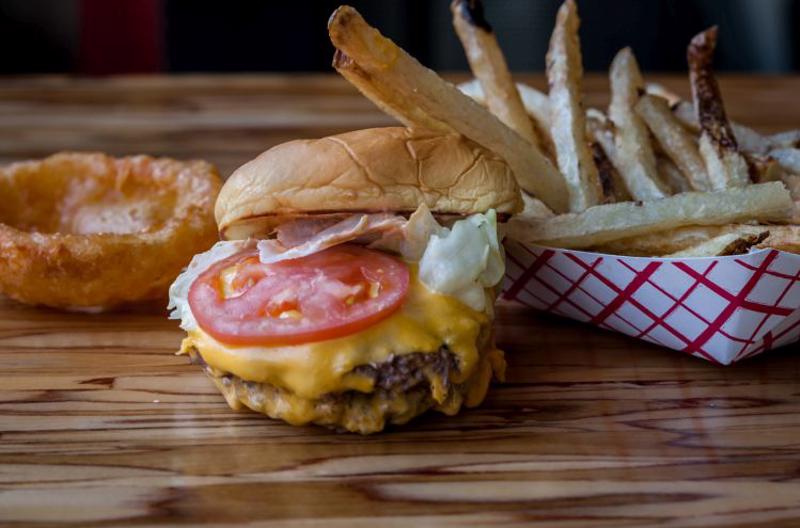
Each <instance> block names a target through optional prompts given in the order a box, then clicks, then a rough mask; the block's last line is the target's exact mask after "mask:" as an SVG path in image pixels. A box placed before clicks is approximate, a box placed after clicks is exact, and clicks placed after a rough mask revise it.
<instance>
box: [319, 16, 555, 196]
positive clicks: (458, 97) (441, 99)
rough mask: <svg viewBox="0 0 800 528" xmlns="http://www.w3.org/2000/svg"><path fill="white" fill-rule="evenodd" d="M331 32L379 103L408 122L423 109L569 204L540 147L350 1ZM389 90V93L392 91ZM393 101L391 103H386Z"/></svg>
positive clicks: (527, 182) (341, 56) (348, 74)
mask: <svg viewBox="0 0 800 528" xmlns="http://www.w3.org/2000/svg"><path fill="white" fill-rule="evenodd" d="M328 33H329V35H330V38H331V41H332V42H333V44H334V46H335V47H336V48H337V49H338V50H339V53H336V54H335V55H334V67H335V68H336V70H337V71H339V72H340V73H341V74H342V75H343V76H345V78H348V80H350V79H352V78H353V77H354V76H357V77H358V81H359V84H355V86H356V87H357V88H359V90H361V91H362V93H363V94H364V95H365V96H367V97H368V98H369V99H371V100H373V101H374V102H375V103H376V104H379V105H381V104H383V105H385V108H386V111H387V112H389V113H390V115H393V116H394V117H396V118H397V119H399V120H400V121H401V122H403V123H404V124H406V125H408V126H414V125H415V124H416V123H415V120H414V117H415V115H416V114H418V113H420V112H421V113H423V114H425V115H427V116H429V117H430V118H431V119H433V120H435V121H438V122H442V123H446V124H447V125H448V126H450V127H451V128H453V129H454V130H456V131H457V132H458V133H460V134H462V135H464V136H466V137H468V138H470V139H472V140H473V141H475V142H476V143H478V144H480V145H482V146H484V147H485V148H487V149H489V150H491V151H493V152H496V153H497V154H498V155H500V156H501V157H503V158H504V159H505V160H506V162H507V163H508V165H509V166H510V167H511V169H512V170H513V171H514V174H515V176H516V177H517V179H518V181H519V183H520V186H521V187H522V188H523V189H525V190H526V191H528V192H530V193H532V194H534V195H535V196H537V197H538V198H540V199H541V200H542V201H543V202H545V203H546V204H547V205H548V206H549V207H550V208H552V209H553V210H555V211H557V212H563V211H566V210H567V209H568V192H567V187H566V185H565V183H564V179H563V178H562V177H561V175H560V174H559V173H558V171H557V170H556V168H555V167H554V166H553V165H552V164H551V163H550V162H549V161H548V160H547V158H545V157H544V156H543V155H542V154H541V153H539V152H537V151H536V150H535V149H533V148H531V144H530V143H529V142H528V141H526V140H525V139H524V138H522V137H521V136H520V135H519V134H517V133H516V132H514V131H513V130H511V129H510V128H508V127H507V126H505V125H504V124H503V123H502V122H500V121H499V120H498V119H497V118H496V117H495V116H493V115H492V114H491V113H489V112H488V111H487V110H486V109H485V108H483V107H482V106H481V105H480V104H478V103H476V102H475V101H473V100H472V99H470V98H469V97H468V96H466V95H464V94H462V93H461V92H460V91H459V90H458V88H456V87H455V86H453V85H452V84H450V83H448V82H446V81H444V80H442V78H441V77H439V76H438V75H437V74H436V73H435V72H433V71H432V70H430V69H428V68H425V67H424V66H422V65H421V64H420V63H419V62H417V61H416V59H414V58H413V57H411V56H410V55H408V53H406V52H405V51H403V50H402V49H400V48H399V47H398V46H397V45H396V44H394V42H392V41H391V40H389V39H387V38H385V37H384V36H383V35H381V34H380V32H378V31H377V30H376V29H375V28H373V27H372V26H370V25H369V24H367V22H366V21H365V20H364V19H363V18H362V17H361V15H360V14H358V12H357V11H356V10H355V9H353V8H352V7H349V6H342V7H339V8H338V9H337V10H336V11H335V12H334V13H333V15H331V18H330V20H329V21H328ZM387 94H389V95H387ZM387 97H388V101H389V102H390V103H391V104H386V103H387Z"/></svg>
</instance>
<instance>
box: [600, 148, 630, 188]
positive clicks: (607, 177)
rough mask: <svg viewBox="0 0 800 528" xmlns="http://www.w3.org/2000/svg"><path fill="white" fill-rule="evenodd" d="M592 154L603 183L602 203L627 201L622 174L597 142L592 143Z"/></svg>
mask: <svg viewBox="0 0 800 528" xmlns="http://www.w3.org/2000/svg"><path fill="white" fill-rule="evenodd" d="M592 156H593V157H594V163H595V165H597V172H598V173H599V174H600V183H601V184H602V185H603V203H614V202H627V201H628V200H630V199H631V195H630V194H629V193H628V188H627V187H625V182H624V181H622V176H620V175H619V171H617V169H616V167H614V164H613V163H611V160H610V159H609V157H608V155H607V154H606V152H605V149H604V148H603V146H602V145H600V144H599V143H592Z"/></svg>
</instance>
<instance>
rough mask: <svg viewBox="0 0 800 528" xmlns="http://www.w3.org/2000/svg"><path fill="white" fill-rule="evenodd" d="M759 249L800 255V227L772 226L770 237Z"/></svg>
mask: <svg viewBox="0 0 800 528" xmlns="http://www.w3.org/2000/svg"><path fill="white" fill-rule="evenodd" d="M757 247H759V248H772V249H778V250H780V251H786V252H788V253H800V225H788V226H770V227H769V237H767V239H766V240H764V241H763V242H761V243H760V244H759V245H758V246H757Z"/></svg>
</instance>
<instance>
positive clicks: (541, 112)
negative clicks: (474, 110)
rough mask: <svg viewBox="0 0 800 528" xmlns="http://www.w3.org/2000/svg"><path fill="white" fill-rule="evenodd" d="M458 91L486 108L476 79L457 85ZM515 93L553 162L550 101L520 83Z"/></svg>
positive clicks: (533, 89)
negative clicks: (517, 94)
mask: <svg viewBox="0 0 800 528" xmlns="http://www.w3.org/2000/svg"><path fill="white" fill-rule="evenodd" d="M458 89H459V90H461V92H462V93H463V94H466V95H468V96H469V97H471V98H472V99H473V100H475V101H477V102H478V103H480V104H482V105H484V106H486V96H485V95H484V93H483V88H482V87H481V83H480V81H478V79H472V80H471V81H467V82H463V83H461V84H459V85H458ZM517 91H518V92H519V95H520V97H521V98H522V104H523V105H524V106H525V111H526V112H527V113H528V116H529V117H530V118H531V119H532V120H533V126H534V128H535V129H536V136H537V137H538V138H539V139H540V140H541V147H542V150H543V151H544V152H545V153H546V154H547V157H548V158H549V159H551V160H555V159H556V155H555V152H556V149H555V146H554V145H553V138H551V137H550V101H549V100H548V98H547V95H545V94H543V93H542V92H540V91H539V90H537V89H536V88H533V87H532V86H528V85H527V84H522V83H517Z"/></svg>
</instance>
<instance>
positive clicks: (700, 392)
mask: <svg viewBox="0 0 800 528" xmlns="http://www.w3.org/2000/svg"><path fill="white" fill-rule="evenodd" d="M528 80H529V81H530V82H532V83H533V84H535V85H537V86H540V87H541V86H543V84H544V82H543V79H542V78H541V77H531V78H529V79H528ZM663 80H664V81H665V82H666V83H667V84H669V85H670V86H672V87H674V88H676V89H678V90H679V91H681V92H682V93H684V94H688V85H687V82H686V80H685V79H684V78H678V77H675V78H666V79H663ZM606 89H607V82H606V80H605V79H604V78H603V77H591V78H590V79H588V81H587V90H588V92H589V93H588V97H587V98H588V103H589V104H590V105H605V104H606V100H607V96H606ZM722 90H723V93H724V95H725V96H726V98H727V102H728V109H729V113H730V115H731V116H732V117H733V118H735V119H737V120H741V121H743V122H745V123H748V124H750V125H752V126H754V127H756V128H758V129H761V130H764V131H778V130H781V129H785V128H791V127H798V126H800V106H798V104H797V102H796V99H797V94H799V93H800V78H753V77H727V78H724V79H723V81H722ZM390 123H392V121H391V120H390V119H389V118H387V117H385V116H383V115H382V114H380V113H379V112H378V111H377V110H375V109H374V108H373V107H372V106H371V104H370V103H369V102H367V101H365V100H363V99H362V98H360V97H359V96H358V95H357V94H356V93H355V92H354V91H353V90H352V89H351V88H350V87H349V86H348V85H346V84H345V83H344V82H342V81H341V80H339V79H337V78H334V77H327V76H293V77H289V76H240V77H202V76H201V77H170V78H160V77H155V78H111V79H103V80H96V79H95V80H89V79H85V80H70V79H65V78H55V77H52V78H14V79H9V78H5V79H0V161H2V162H7V161H12V160H18V159H25V158H31V157H38V156H44V155H46V154H49V153H52V152H54V151H58V150H64V149H79V150H102V151H107V152H110V153H113V154H133V153H141V152H145V153H150V154H156V155H168V156H173V157H178V158H197V157H199V158H205V159H208V160H210V161H212V162H214V163H216V164H217V165H218V166H219V167H220V169H221V171H222V173H223V174H228V173H230V171H231V170H233V169H234V168H235V167H236V166H238V165H239V164H241V163H243V162H244V161H247V160H248V159H250V158H251V157H253V156H254V155H256V154H258V153H259V152H261V151H262V150H263V149H265V148H267V147H269V146H271V145H273V144H276V143H279V142H283V141H286V140H289V139H293V138H297V137H317V136H322V135H327V134H330V133H335V132H339V131H344V130H348V129H353V128H360V127H367V126H379V125H386V124H390ZM1 199H2V197H0V200H1ZM164 304H165V303H155V304H152V305H149V306H141V307H138V308H136V309H134V310H131V311H126V312H121V313H115V314H105V315H97V316H87V315H77V314H65V313H59V312H55V311H50V310H45V309H35V308H30V307H25V306H22V305H19V304H15V303H12V302H10V301H2V300H0V525H2V526H9V527H18V526H95V527H99V526H120V525H134V526H167V525H174V524H178V525H203V526H244V525H247V526H258V525H275V526H313V527H329V526H347V527H349V526H369V527H374V526H398V527H399V526H403V527H406V526H426V525H442V526H453V527H460V526H488V525H498V526H506V527H513V526H523V525H528V524H529V523H535V524H536V525H537V526H558V527H583V526H608V527H627V526H649V525H658V526H668V527H673V526H742V527H744V526H787V527H789V526H798V525H800V354H798V353H797V347H796V346H793V347H789V348H784V349H782V350H778V351H774V352H770V353H768V354H767V355H764V356H761V357H758V358H756V359H753V360H749V361H746V362H744V363H742V364H739V365H736V366H733V367H727V368H725V367H717V366H714V365H710V364H707V363H704V362H702V361H701V360H698V359H694V358H690V357H684V356H682V355H680V354H679V353H676V352H673V351H668V350H662V349H659V348H656V347H654V346H650V345H647V344H643V343H641V342H638V341H635V340H632V339H629V338H626V337H622V336H619V335H615V334H611V333H608V332H604V331H600V330H596V329H594V328H591V327H587V326H581V325H578V324H576V323H572V322H569V321H565V320H561V319H557V318H553V317H550V316H546V315H541V314H537V313H534V312H530V311H527V310H524V309H521V308H517V307H514V306H509V305H503V306H502V307H501V308H500V310H499V320H498V323H497V325H498V335H499V340H500V342H499V344H500V345H501V347H502V348H504V349H505V350H506V352H507V356H508V360H509V376H508V378H509V379H508V382H507V383H505V384H503V385H497V386H495V387H494V388H493V389H492V391H491V392H490V395H489V398H488V400H487V402H486V403H485V404H484V405H483V406H482V407H480V408H478V409H474V410H468V411H466V412H463V413H462V414H461V415H459V416H457V417H453V418H447V417H444V416H441V415H429V416H425V417H423V418H421V419H419V420H417V421H415V422H413V423H412V424H411V425H409V426H407V427H403V428H396V429H392V430H390V431H388V432H386V433H384V434H381V435H377V436H371V437H360V436H354V435H342V434H335V433H332V432H329V431H327V430H324V429H319V428H315V427H302V428H297V427H291V426H287V425H284V424H281V423H277V422H273V421H270V420H268V419H266V418H264V417H262V416H260V415H256V414H253V413H249V412H240V413H236V412H233V411H231V410H230V409H229V408H228V407H227V405H226V404H225V403H224V401H223V400H222V397H221V396H220V395H219V394H218V393H217V391H216V389H215V388H214V387H213V386H212V384H211V383H210V382H209V381H208V380H207V379H206V378H205V377H204V375H203V374H202V373H201V372H200V370H199V369H198V368H197V367H194V366H191V365H189V364H188V362H187V360H186V358H184V357H178V356H175V355H174V352H175V351H176V350H177V347H178V344H179V342H180V339H181V335H182V334H181V332H180V330H179V329H178V328H177V325H176V324H175V322H172V321H169V320H167V319H166V317H165V313H166V312H165V309H164V307H163V306H164Z"/></svg>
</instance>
